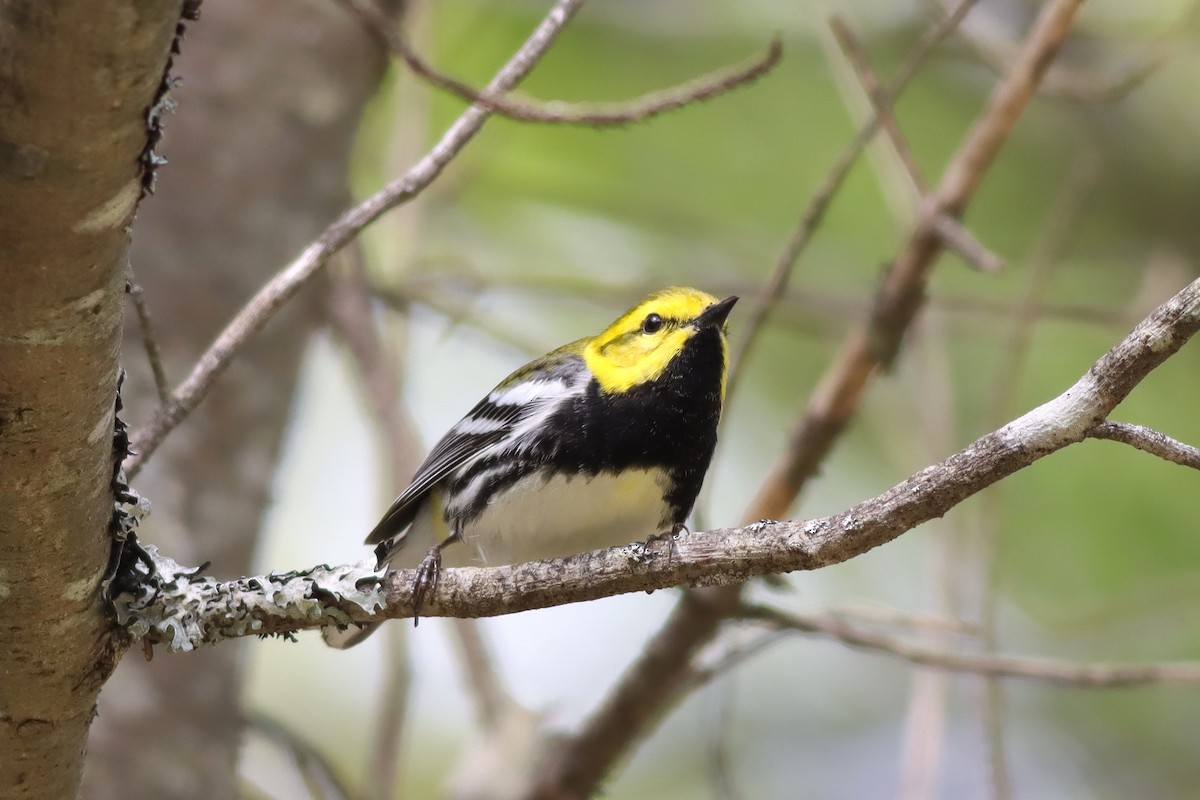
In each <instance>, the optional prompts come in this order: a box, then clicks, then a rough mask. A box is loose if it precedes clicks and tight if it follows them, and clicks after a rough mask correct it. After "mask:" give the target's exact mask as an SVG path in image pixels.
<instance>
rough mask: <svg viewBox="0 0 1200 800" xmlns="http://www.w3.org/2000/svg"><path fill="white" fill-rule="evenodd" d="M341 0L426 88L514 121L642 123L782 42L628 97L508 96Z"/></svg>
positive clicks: (711, 90) (755, 63)
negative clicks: (450, 68) (453, 72)
mask: <svg viewBox="0 0 1200 800" xmlns="http://www.w3.org/2000/svg"><path fill="white" fill-rule="evenodd" d="M342 4H343V5H345V6H346V7H347V8H349V9H350V10H351V11H352V12H353V13H355V14H356V15H358V17H359V18H360V19H361V20H362V21H363V24H364V25H365V26H366V27H367V30H369V31H370V32H371V33H372V34H374V35H375V36H376V37H378V38H379V40H380V41H381V42H382V43H383V45H384V47H386V48H387V49H388V50H390V51H391V52H392V53H393V54H395V55H396V56H397V57H398V58H400V59H401V60H402V61H403V62H404V63H405V65H406V66H407V67H408V68H409V69H410V70H412V71H413V73H414V74H416V75H417V76H419V77H420V78H422V79H423V80H425V81H426V82H427V83H429V84H430V85H431V86H435V87H437V88H438V89H441V90H443V91H445V92H449V93H450V94H452V95H454V96H455V97H458V98H460V99H462V100H465V101H466V102H468V103H473V104H475V105H478V106H482V107H484V108H487V109H489V110H490V111H492V112H494V113H496V114H499V115H500V116H502V117H508V118H509V119H515V120H518V121H520V122H548V123H554V124H558V125H583V126H587V127H592V128H608V127H614V126H619V125H628V124H630V123H634V122H644V121H645V120H648V119H651V118H652V117H657V116H659V115H660V114H663V113H666V112H668V111H674V110H676V109H679V108H683V107H684V106H688V105H693V104H695V103H699V102H703V101H704V100H711V99H712V98H714V97H716V96H718V95H721V94H725V93H726V92H729V91H731V90H733V89H736V88H738V87H740V86H746V85H748V84H750V83H753V82H754V81H756V80H758V79H759V78H761V77H762V76H763V75H766V74H767V73H768V72H770V71H771V70H772V69H774V68H775V65H776V64H778V63H779V59H780V58H781V57H782V56H783V42H782V41H780V39H779V38H778V37H776V38H775V39H773V40H772V41H771V44H770V45H769V46H768V47H767V50H766V52H764V53H763V54H762V55H761V56H758V57H756V58H753V59H751V60H750V61H749V62H747V63H746V64H742V65H740V66H734V67H725V68H723V69H720V70H717V71H715V72H710V73H708V74H707V75H701V76H699V77H696V78H693V79H692V80H690V81H687V82H686V83H681V84H679V85H677V86H672V87H670V88H667V89H660V90H658V91H654V92H649V93H648V94H644V95H642V96H641V97H636V98H633V99H631V100H621V101H617V102H611V103H567V102H563V101H561V100H552V101H540V102H539V101H533V100H514V99H512V98H510V97H504V96H503V95H501V94H498V93H495V92H492V91H489V90H484V91H482V92H480V91H479V90H477V89H475V88H474V87H472V86H470V85H468V84H466V83H463V82H462V81H460V80H457V79H455V78H452V77H450V76H449V75H446V74H444V73H442V72H439V71H438V70H436V69H434V68H433V67H432V66H431V65H430V64H429V63H428V62H426V61H425V60H424V59H422V58H421V57H420V56H418V55H417V54H416V53H415V52H413V49H412V47H411V46H409V43H408V41H407V40H406V39H405V38H404V37H403V36H401V35H400V34H399V33H397V32H396V29H395V25H394V24H393V23H392V22H391V20H389V19H388V18H387V17H386V16H385V15H384V14H383V13H382V12H380V11H379V10H378V9H377V8H376V7H375V6H374V5H373V4H372V3H371V0H342Z"/></svg>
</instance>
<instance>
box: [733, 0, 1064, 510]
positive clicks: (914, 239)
mask: <svg viewBox="0 0 1200 800" xmlns="http://www.w3.org/2000/svg"><path fill="white" fill-rule="evenodd" d="M1082 2H1083V0H1054V2H1051V3H1049V4H1047V5H1046V6H1044V7H1043V9H1042V12H1041V14H1040V15H1039V17H1038V19H1037V21H1036V22H1035V23H1034V26H1033V29H1032V30H1031V31H1030V34H1029V37H1028V39H1027V40H1026V42H1025V44H1024V45H1023V47H1022V50H1021V57H1020V58H1019V59H1018V61H1017V63H1016V64H1015V65H1014V67H1013V70H1012V71H1011V72H1010V73H1009V74H1008V76H1007V77H1006V78H1005V80H1004V81H1003V82H1002V83H1001V84H1000V85H999V86H997V87H996V90H995V91H994V92H993V93H992V96H991V98H990V99H989V100H988V103H987V106H986V107H985V108H984V110H983V112H982V113H981V114H980V116H979V118H978V119H977V120H976V121H975V124H974V125H973V126H972V128H971V130H970V131H969V132H968V133H967V136H966V138H965V140H964V141H963V144H962V145H961V146H960V147H959V149H958V151H957V152H956V153H955V154H954V157H953V158H952V159H951V161H950V163H949V164H948V165H947V167H946V171H945V174H944V175H943V176H942V181H941V183H940V184H939V186H938V188H937V189H936V190H934V192H933V194H932V195H931V199H932V201H933V208H932V210H931V212H930V213H928V214H924V215H922V216H921V217H920V218H919V219H918V222H917V227H916V230H914V231H913V233H912V236H911V238H910V239H909V242H908V244H907V246H906V247H905V249H904V252H903V253H901V254H900V256H899V257H898V258H897V259H896V261H895V262H893V264H892V266H891V268H890V269H889V270H888V273H887V275H886V276H885V278H884V283H883V286H882V287H881V289H880V292H879V294H878V296H877V301H876V306H875V308H874V310H873V313H872V316H871V319H870V320H869V321H868V322H867V324H866V325H864V326H863V327H862V328H861V329H859V330H857V331H855V332H853V333H852V334H851V335H850V337H849V338H848V339H847V341H846V343H845V345H844V346H843V349H842V352H841V353H840V355H839V356H838V359H837V361H836V362H835V363H834V365H833V366H832V367H831V368H830V370H829V371H828V372H827V373H826V375H825V377H824V378H823V379H822V381H821V383H820V384H819V385H818V387H817V389H816V390H815V391H814V392H813V395H812V397H811V399H810V400H809V404H808V408H807V409H806V410H805V412H804V415H803V416H802V417H801V419H800V421H799V423H798V424H797V426H796V429H795V430H794V432H793V433H792V440H791V446H790V447H788V449H787V450H786V451H785V453H784V454H783V457H782V459H781V460H780V462H779V463H778V464H777V465H776V466H775V468H774V469H773V470H772V472H771V474H770V475H769V476H768V478H767V480H766V481H765V482H764V484H763V486H762V488H761V489H760V490H759V492H758V494H757V495H756V496H755V498H754V501H753V502H752V506H753V507H754V508H755V509H758V510H761V511H763V512H765V513H764V514H763V516H768V517H774V516H782V515H783V514H784V513H786V509H787V508H788V506H790V505H791V503H792V501H793V500H794V499H795V497H796V496H797V495H798V494H799V492H800V490H801V488H802V487H803V485H804V483H805V482H806V481H807V479H808V477H809V476H811V475H812V474H813V473H814V472H815V470H816V468H817V465H818V464H820V463H821V461H822V460H824V458H825V455H826V454H827V453H828V452H829V450H830V448H831V447H832V446H833V443H834V442H835V441H836V440H837V438H838V436H839V435H840V434H841V432H842V430H843V429H844V428H845V426H846V424H847V422H849V420H850V419H851V418H852V417H853V416H854V414H855V413H856V411H857V410H858V406H859V403H860V402H861V401H862V398H863V395H864V393H865V392H866V389H867V386H868V385H869V384H870V383H871V381H872V379H873V378H874V377H875V376H876V375H878V374H879V372H880V371H881V370H884V369H887V368H888V367H889V366H890V365H891V363H892V361H893V360H894V359H895V356H896V354H897V352H899V348H900V343H901V340H902V338H903V336H904V334H905V332H906V331H907V330H908V328H909V326H910V325H911V323H912V321H913V319H914V318H915V317H916V315H917V312H918V311H919V310H920V308H921V306H922V299H923V294H924V290H925V285H926V283H927V281H928V279H929V274H930V272H931V270H932V269H933V266H934V264H935V263H936V262H937V259H938V257H939V256H940V255H941V253H942V249H943V247H944V242H943V240H942V237H941V235H940V234H938V232H937V230H936V228H935V226H934V224H933V222H934V221H935V220H937V219H938V218H940V217H941V216H942V215H948V216H951V217H955V218H957V217H960V216H961V215H962V212H963V210H964V209H965V208H966V206H967V204H968V203H969V202H970V199H971V197H972V196H973V195H974V193H975V189H976V188H977V187H978V185H979V182H980V181H981V180H983V176H984V174H985V173H986V171H987V168H988V167H989V166H990V164H991V162H992V159H993V158H995V156H996V153H997V152H998V151H999V149H1000V146H1001V145H1002V144H1003V143H1004V140H1005V139H1006V138H1007V137H1008V134H1009V132H1010V131H1011V130H1012V128H1013V126H1014V125H1015V124H1016V122H1017V119H1018V118H1019V117H1020V115H1021V112H1022V111H1023V110H1024V108H1025V105H1026V104H1027V103H1028V102H1029V99H1030V98H1031V97H1032V96H1033V93H1034V90H1035V88H1036V87H1037V83H1038V80H1039V79H1040V77H1041V75H1042V73H1043V72H1045V70H1046V69H1047V67H1048V66H1049V64H1050V63H1051V62H1052V61H1053V57H1054V55H1055V54H1056V53H1057V52H1058V50H1059V48H1060V47H1061V46H1062V43H1063V40H1064V38H1065V37H1066V35H1067V31H1068V30H1069V29H1070V26H1071V22H1072V21H1073V20H1074V17H1075V14H1076V12H1077V11H1078V10H1079V7H1080V5H1082Z"/></svg>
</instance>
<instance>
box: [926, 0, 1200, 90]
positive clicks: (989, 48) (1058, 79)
mask: <svg viewBox="0 0 1200 800" xmlns="http://www.w3.org/2000/svg"><path fill="white" fill-rule="evenodd" d="M927 3H928V5H930V6H932V7H933V8H934V9H935V10H936V12H937V13H939V14H942V13H945V6H944V2H943V0H927ZM1197 8H1200V6H1198V5H1197V4H1195V3H1193V5H1192V8H1191V9H1190V10H1189V11H1188V12H1187V13H1186V14H1185V17H1186V16H1189V15H1190V16H1192V17H1194V16H1195V15H1196V10H1197ZM1179 29H1180V30H1185V29H1186V24H1181V25H1180V27H1179ZM959 33H960V35H961V36H962V38H963V40H964V41H965V42H966V43H967V44H968V45H969V46H970V47H971V48H972V49H973V50H974V51H975V53H976V55H977V56H978V57H979V60H980V61H981V62H982V63H983V64H984V65H985V66H986V67H987V68H988V69H989V70H990V71H991V72H993V73H994V74H996V75H1003V74H1005V73H1006V72H1007V71H1008V69H1009V67H1010V66H1011V63H1012V60H1013V56H1014V53H1015V51H1016V47H1017V45H1016V43H1015V42H1012V41H1009V40H1008V39H1006V38H1005V36H1004V34H1003V33H1001V32H1000V31H999V30H998V29H996V28H995V27H994V26H993V27H988V26H987V25H986V23H984V22H980V23H979V24H978V25H976V26H974V29H972V26H963V27H962V28H961V29H960V31H959ZM1182 39H1183V37H1182V36H1180V35H1178V34H1176V35H1175V36H1169V37H1168V36H1164V37H1161V40H1160V41H1158V42H1155V43H1153V44H1152V45H1151V47H1150V48H1147V50H1148V51H1149V52H1147V53H1146V54H1145V55H1143V56H1142V57H1141V58H1140V59H1138V61H1137V62H1136V63H1134V64H1132V65H1130V66H1128V67H1126V68H1125V69H1124V70H1121V71H1120V72H1117V73H1115V74H1111V75H1100V74H1098V73H1095V72H1093V71H1090V70H1086V69H1079V68H1073V67H1070V66H1067V65H1063V64H1059V65H1056V66H1055V67H1054V68H1053V69H1051V70H1050V71H1049V72H1048V73H1047V74H1046V78H1045V80H1044V81H1043V83H1042V86H1041V87H1040V88H1039V89H1038V92H1039V93H1042V94H1045V95H1048V96H1051V97H1057V98H1060V99H1062V100H1069V101H1073V102H1078V103H1113V102H1116V101H1118V100H1121V99H1122V98H1124V97H1125V96H1126V95H1128V94H1129V93H1130V92H1132V91H1133V90H1134V89H1136V88H1138V87H1139V86H1141V85H1142V84H1143V83H1145V81H1146V79H1147V78H1149V77H1150V76H1151V75H1153V74H1154V73H1155V72H1157V71H1158V70H1159V68H1161V67H1162V66H1163V65H1164V64H1166V63H1167V61H1169V60H1170V59H1171V57H1172V56H1173V55H1174V51H1176V50H1178V48H1179V45H1180V43H1181V41H1182Z"/></svg>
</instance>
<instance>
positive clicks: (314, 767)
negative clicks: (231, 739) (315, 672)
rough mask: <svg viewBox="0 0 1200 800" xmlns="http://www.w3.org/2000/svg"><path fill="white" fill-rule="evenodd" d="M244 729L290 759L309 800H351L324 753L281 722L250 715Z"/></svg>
mask: <svg viewBox="0 0 1200 800" xmlns="http://www.w3.org/2000/svg"><path fill="white" fill-rule="evenodd" d="M246 725H247V727H249V728H250V729H251V730H255V731H258V732H259V733H260V734H262V736H263V737H264V738H266V739H267V740H268V741H270V742H272V743H274V744H275V745H276V746H277V747H279V748H281V749H282V750H283V751H284V752H286V753H287V754H288V755H289V756H291V759H292V763H293V764H295V765H296V771H297V772H299V773H300V778H301V780H302V781H303V782H304V786H305V788H306V789H308V792H309V795H310V796H311V797H312V798H313V800H350V798H352V797H353V796H354V794H353V793H352V792H351V791H350V787H349V786H347V785H346V783H345V782H344V781H343V780H342V779H341V778H339V777H338V774H337V771H336V770H335V769H334V768H333V764H331V763H330V762H329V760H328V759H327V758H326V757H325V755H324V753H322V752H321V750H320V749H319V748H316V747H313V746H312V744H310V743H309V742H307V741H305V740H304V738H302V737H301V736H300V735H299V734H298V733H296V732H295V731H294V730H292V729H291V728H290V727H288V726H287V725H285V724H284V723H283V722H281V721H279V720H278V719H276V718H275V717H272V716H269V715H267V714H264V713H261V712H250V713H248V714H247V715H246Z"/></svg>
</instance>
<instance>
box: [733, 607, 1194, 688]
mask: <svg viewBox="0 0 1200 800" xmlns="http://www.w3.org/2000/svg"><path fill="white" fill-rule="evenodd" d="M744 616H745V617H746V618H747V619H753V620H758V621H759V622H762V623H764V624H765V625H766V626H768V627H769V628H770V629H772V630H793V631H799V632H802V633H817V634H820V635H822V636H828V637H831V638H833V639H836V640H838V641H840V642H842V643H844V644H848V645H851V646H853V647H862V648H866V649H868V650H875V651H877V652H880V653H886V654H888V655H893V656H897V657H899V658H902V659H904V660H905V661H908V662H911V663H913V664H920V665H921V666H925V667H932V668H933V669H939V670H946V671H948V672H966V673H971V674H974V675H984V676H987V677H993V678H1027V679H1030V680H1040V681H1047V682H1049V683H1058V684H1063V685H1066V686H1075V687H1080V688H1114V687H1125V686H1140V685H1143V684H1177V683H1183V684H1192V683H1200V663H1186V662H1184V663H1154V664H1122V665H1110V664H1075V663H1070V662H1066V661H1056V660H1052V659H1045V658H1021V657H1017V656H1003V655H991V654H978V653H958V652H954V651H947V650H935V649H931V648H928V647H923V646H921V645H918V644H914V643H912V642H910V641H906V640H905V639H902V638H900V637H896V636H889V635H887V634H884V633H879V632H878V631H873V630H870V629H869V628H863V627H857V626H854V625H850V624H848V623H847V622H845V621H844V620H840V619H837V618H836V617H831V616H825V615H817V614H799V613H794V612H787V611H781V610H779V609H776V608H769V607H766V606H747V607H746V608H745V611H744Z"/></svg>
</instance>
